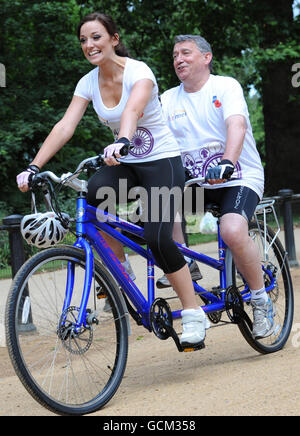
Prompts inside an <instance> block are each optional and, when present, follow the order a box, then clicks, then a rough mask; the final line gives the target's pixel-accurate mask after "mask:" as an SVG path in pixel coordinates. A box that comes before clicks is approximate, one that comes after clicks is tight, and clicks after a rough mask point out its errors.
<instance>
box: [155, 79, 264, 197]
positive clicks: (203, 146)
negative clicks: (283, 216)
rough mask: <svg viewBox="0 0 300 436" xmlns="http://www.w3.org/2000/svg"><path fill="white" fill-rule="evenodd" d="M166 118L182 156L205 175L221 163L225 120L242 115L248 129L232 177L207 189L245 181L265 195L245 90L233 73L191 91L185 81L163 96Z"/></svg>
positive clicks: (196, 172) (186, 163)
mask: <svg viewBox="0 0 300 436" xmlns="http://www.w3.org/2000/svg"><path fill="white" fill-rule="evenodd" d="M161 103H162V108H163V113H164V116H165V119H166V121H167V123H168V126H169V127H170V129H171V131H172V132H173V134H174V136H175V138H176V139H177V142H178V144H179V146H180V149H181V157H182V161H183V164H184V166H185V167H187V168H188V169H189V170H190V172H191V173H192V174H193V176H194V177H201V176H203V177H204V176H205V175H206V172H207V169H208V168H210V167H213V166H215V165H217V164H218V162H219V161H220V160H221V158H222V156H223V153H224V150H225V144H226V137H227V130H226V125H225V120H226V119H227V118H228V117H229V116H231V115H243V116H244V117H245V119H246V121H247V131H246V135H245V139H244V144H243V149H242V152H241V154H240V157H239V159H238V162H237V164H236V168H235V172H234V174H233V175H232V178H234V179H236V180H232V181H228V182H226V183H225V184H218V185H208V184H207V185H205V188H208V189H218V188H222V187H225V186H237V185H244V186H248V187H249V188H251V189H253V190H254V191H255V192H256V193H257V195H258V196H259V198H262V195H263V189H264V171H263V167H262V164H261V159H260V156H259V154H258V151H257V148H256V144H255V140H254V138H253V134H252V128H251V124H250V120H249V113H248V108H247V104H246V101H245V99H244V95H243V90H242V87H241V85H240V84H239V83H238V81H237V80H235V79H233V78H232V77H223V76H215V75H213V74H211V75H210V77H209V79H208V81H207V82H206V83H205V84H204V86H203V87H202V88H201V90H200V91H198V92H194V93H188V92H186V91H185V90H184V87H183V84H182V83H181V84H180V85H179V86H177V87H175V88H172V89H169V90H168V91H166V92H165V93H164V94H162V96H161Z"/></svg>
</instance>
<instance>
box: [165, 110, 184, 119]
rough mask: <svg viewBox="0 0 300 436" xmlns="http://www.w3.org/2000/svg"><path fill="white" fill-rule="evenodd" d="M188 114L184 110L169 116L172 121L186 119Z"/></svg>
mask: <svg viewBox="0 0 300 436" xmlns="http://www.w3.org/2000/svg"><path fill="white" fill-rule="evenodd" d="M186 116H187V113H186V111H185V110H184V109H181V110H176V112H174V113H173V114H171V115H169V119H170V121H174V120H178V119H179V118H183V117H186Z"/></svg>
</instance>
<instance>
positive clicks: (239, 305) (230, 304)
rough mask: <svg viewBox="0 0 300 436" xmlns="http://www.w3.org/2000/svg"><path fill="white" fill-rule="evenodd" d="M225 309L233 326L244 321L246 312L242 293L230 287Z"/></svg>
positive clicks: (226, 296) (227, 292)
mask: <svg viewBox="0 0 300 436" xmlns="http://www.w3.org/2000/svg"><path fill="white" fill-rule="evenodd" d="M225 308H226V313H227V316H228V318H229V319H230V321H231V322H232V323H233V324H238V323H239V322H240V321H241V319H242V315H241V314H242V313H243V312H244V301H243V297H242V296H241V294H240V292H239V291H238V290H237V289H236V288H235V287H234V286H230V287H229V288H228V289H227V290H226V293H225Z"/></svg>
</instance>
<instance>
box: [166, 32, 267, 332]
mask: <svg viewBox="0 0 300 436" xmlns="http://www.w3.org/2000/svg"><path fill="white" fill-rule="evenodd" d="M173 61H174V69H175V72H176V74H177V76H178V78H179V80H180V82H181V84H180V85H179V86H177V87H175V88H172V89H170V90H168V91H166V92H165V93H164V94H163V95H162V96H161V102H162V108H163V112H164V115H165V117H166V120H167V122H168V125H169V127H170V129H171V130H172V132H173V134H174V136H175V137H176V139H177V141H178V143H179V146H180V148H181V154H182V161H183V164H184V165H185V166H186V167H188V169H189V171H190V173H191V174H192V175H193V176H194V177H197V176H203V177H206V180H207V181H208V183H207V184H205V190H204V192H205V201H210V202H215V203H217V204H219V205H220V208H221V219H220V229H221V235H222V237H223V239H224V241H225V243H226V244H227V245H228V247H229V248H230V249H231V251H232V254H233V258H234V262H235V265H236V267H237V269H238V270H239V272H240V273H241V274H242V275H243V277H244V278H245V280H246V281H247V283H248V285H249V288H250V290H251V304H252V307H253V314H254V323H253V332H252V333H253V337H254V338H262V337H267V336H269V335H271V334H272V332H273V329H274V321H273V317H274V314H273V306H272V302H271V300H270V298H269V297H268V295H267V293H266V291H265V287H264V280H263V274H262V269H261V265H260V262H259V254H258V252H257V250H256V247H255V244H254V242H253V241H252V240H251V238H250V237H249V234H248V221H249V220H251V218H252V216H253V213H254V210H255V207H256V205H257V203H258V201H259V199H261V198H262V195H263V188H264V173H263V168H262V164H261V160H260V157H259V154H258V152H257V149H256V145H255V140H254V138H253V134H252V129H251V124H250V121H249V114H248V109H247V105H246V102H245V99H244V96H243V91H242V88H241V86H240V84H239V83H238V82H237V81H236V80H235V79H233V78H231V77H223V76H216V75H213V74H212V73H211V68H212V50H211V46H210V45H209V44H208V42H207V41H206V40H205V39H204V38H202V37H200V36H193V35H180V36H177V37H176V38H175V45H174V50H173ZM231 176H232V177H231ZM230 177H231V180H228V179H229V178H230ZM173 237H174V239H175V240H176V241H177V242H183V235H182V231H181V226H180V224H178V223H177V224H175V226H174V232H173Z"/></svg>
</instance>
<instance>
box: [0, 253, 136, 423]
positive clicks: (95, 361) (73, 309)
mask: <svg viewBox="0 0 300 436" xmlns="http://www.w3.org/2000/svg"><path fill="white" fill-rule="evenodd" d="M70 267H71V268H72V269H73V268H74V270H73V273H72V275H71V276H70V274H69V275H68V268H69V271H70ZM84 275H85V255H84V252H83V251H82V250H79V249H77V248H74V247H67V246H62V247H61V248H50V249H48V250H45V251H42V252H40V253H38V254H36V255H35V256H33V257H32V258H31V259H30V260H28V261H27V262H26V263H25V264H24V265H23V267H22V268H21V269H20V271H19V272H18V274H17V275H16V277H15V279H14V281H13V284H12V286H11V289H10V293H9V296H8V300H7V305H6V320H5V325H6V340H7V347H8V351H9V355H10V358H11V360H12V363H13V366H14V368H15V371H16V373H17V375H18V376H19V378H20V380H21V381H22V383H23V384H24V386H25V388H26V389H27V390H28V391H29V393H30V394H31V395H32V396H33V397H34V398H35V399H36V400H37V401H39V402H40V403H41V404H42V405H43V406H44V407H46V408H48V409H50V410H51V411H53V412H55V413H59V414H67V415H82V414H86V413H91V412H94V411H96V410H98V409H100V408H101V407H103V406H104V405H105V404H106V403H107V402H108V401H109V400H110V399H111V398H112V396H113V395H114V394H115V392H116V390H117V388H118V387H119V385H120V383H121V380H122V377H123V374H124V371H125V367H126V361H127V351H128V328H127V321H126V315H125V311H124V306H123V302H122V297H120V294H119V291H118V289H117V286H116V284H115V282H114V281H113V280H112V278H111V276H110V274H109V273H108V272H107V270H106V269H105V267H103V265H101V264H100V263H99V262H98V261H95V265H94V274H93V282H92V286H91V292H90V297H89V300H88V304H87V313H86V323H85V325H84V326H82V327H81V328H80V330H79V331H77V332H75V331H74V328H73V326H74V325H75V324H76V320H77V317H78V313H79V307H80V302H81V297H82V290H83V284H84ZM71 277H72V278H73V279H74V285H73V296H72V306H70V307H69V308H67V309H66V310H65V311H64V313H62V309H63V304H64V300H65V294H66V284H67V280H69V282H70V278H71ZM103 296H105V297H106V298H107V299H108V301H109V303H110V311H109V312H105V311H104V310H103V308H104V301H105V299H103V298H100V297H103Z"/></svg>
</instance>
